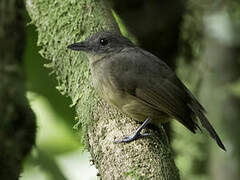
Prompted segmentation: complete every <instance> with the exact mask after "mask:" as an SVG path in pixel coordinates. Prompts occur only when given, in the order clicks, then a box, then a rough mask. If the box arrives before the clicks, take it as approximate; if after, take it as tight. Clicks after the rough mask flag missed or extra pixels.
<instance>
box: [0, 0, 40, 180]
mask: <svg viewBox="0 0 240 180" xmlns="http://www.w3.org/2000/svg"><path fill="white" fill-rule="evenodd" d="M23 10H24V4H23V1H21V0H1V2H0V42H1V43H0V58H1V59H0V117H1V120H0V179H9V180H15V179H18V177H19V176H20V173H21V169H22V163H23V160H24V158H25V157H26V155H27V154H28V153H29V152H30V150H31V148H32V146H33V145H34V144H35V132H36V122H35V116H34V114H33V112H32V110H31V109H30V107H29V104H28V102H27V99H26V97H25V93H26V92H25V82H24V78H23V70H22V63H21V59H22V55H23V48H24V39H25V37H24V35H25V33H24V19H23V14H22V13H23Z"/></svg>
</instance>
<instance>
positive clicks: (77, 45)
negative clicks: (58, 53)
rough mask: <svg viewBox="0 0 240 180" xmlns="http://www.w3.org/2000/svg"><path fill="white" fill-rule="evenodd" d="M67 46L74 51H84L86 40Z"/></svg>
mask: <svg viewBox="0 0 240 180" xmlns="http://www.w3.org/2000/svg"><path fill="white" fill-rule="evenodd" d="M67 48H68V49H71V50H74V51H84V50H86V49H87V46H86V42H84V41H82V42H78V43H74V44H71V45H69V46H68V47H67Z"/></svg>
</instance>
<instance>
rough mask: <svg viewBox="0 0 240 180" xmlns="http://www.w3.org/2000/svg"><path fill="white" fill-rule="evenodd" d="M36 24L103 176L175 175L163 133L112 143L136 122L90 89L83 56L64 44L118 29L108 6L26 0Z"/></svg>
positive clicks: (167, 178)
mask: <svg viewBox="0 0 240 180" xmlns="http://www.w3.org/2000/svg"><path fill="white" fill-rule="evenodd" d="M26 5H27V9H28V12H29V14H30V17H31V19H32V22H33V23H34V24H35V25H36V27H37V30H38V33H39V39H38V45H40V46H41V47H42V50H41V52H40V53H41V54H42V56H43V57H45V58H46V59H49V60H51V62H50V63H49V64H48V65H46V66H47V67H50V68H52V71H53V72H54V73H55V74H56V77H57V79H58V81H59V85H58V87H57V88H58V89H59V90H60V92H61V93H62V94H65V95H67V96H70V97H71V99H72V101H73V103H72V105H75V106H76V112H77V118H78V120H79V122H78V124H77V125H76V126H81V128H82V129H81V130H82V131H83V133H84V134H85V138H86V142H87V144H88V149H89V151H90V153H91V155H92V158H93V161H94V164H95V166H96V167H97V169H98V170H99V174H100V176H101V178H102V179H158V180H178V179H179V174H178V170H177V168H176V166H175V164H174V161H173V159H172V153H171V149H170V148H169V143H168V140H167V137H166V134H165V132H164V130H163V129H162V128H160V131H159V132H157V131H154V130H150V129H149V130H148V131H150V133H151V135H152V136H151V137H149V138H144V139H139V140H137V141H134V142H131V143H128V144H114V143H113V141H114V140H118V139H120V138H122V137H123V136H125V135H130V134H132V133H133V132H134V131H135V130H136V129H137V127H138V126H139V124H137V123H136V122H135V121H133V120H132V119H130V118H127V117H125V116H124V115H123V114H121V113H119V112H118V111H116V110H115V109H113V108H112V107H110V106H109V105H107V104H106V103H105V102H104V101H103V100H100V99H99V98H98V96H97V95H96V94H95V91H94V89H93V88H92V87H91V83H90V71H89V67H88V62H87V60H86V57H85V56H84V55H83V54H82V53H79V52H73V51H70V50H67V48H66V47H67V45H69V44H71V43H73V42H75V41H80V40H83V39H85V38H86V37H87V36H89V35H90V34H92V33H94V32H98V31H103V30H105V31H106V30H108V31H114V32H118V33H119V29H118V26H117V24H116V22H115V20H114V19H113V16H112V13H111V9H110V7H109V6H108V5H107V4H106V3H104V1H97V0H91V1H89V0H82V1H75V0H72V1H68V0H62V1H55V0H51V1H50V0H45V1H43V0H26Z"/></svg>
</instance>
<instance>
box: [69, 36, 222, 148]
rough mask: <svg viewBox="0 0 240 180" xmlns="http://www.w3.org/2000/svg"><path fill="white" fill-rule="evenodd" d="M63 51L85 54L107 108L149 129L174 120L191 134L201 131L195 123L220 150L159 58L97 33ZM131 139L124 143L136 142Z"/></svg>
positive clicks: (198, 109) (191, 101)
mask: <svg viewBox="0 0 240 180" xmlns="http://www.w3.org/2000/svg"><path fill="white" fill-rule="evenodd" d="M68 48H70V49H72V50H78V51H84V52H86V54H87V56H88V59H89V62H90V67H91V72H92V81H93V85H94V87H95V88H96V90H97V91H98V93H99V94H100V95H101V96H102V97H103V98H104V99H105V100H106V101H107V102H108V103H110V104H112V105H114V106H116V107H117V108H118V109H119V110H121V111H122V112H124V113H125V114H127V115H128V116H130V117H132V118H133V119H135V120H137V121H140V122H143V121H144V120H146V119H151V120H152V122H153V123H154V124H158V123H164V122H166V121H168V120H169V119H177V120H178V121H179V122H180V123H182V124H183V125H184V126H185V127H187V128H188V129H189V130H190V131H191V132H193V133H195V132H196V130H197V129H200V127H199V126H198V119H199V120H200V122H201V124H202V126H203V127H204V128H206V129H207V131H208V132H209V134H210V135H211V137H212V138H213V139H215V140H216V142H217V144H218V145H219V147H221V148H222V149H223V150H225V147H224V145H223V143H222V142H221V140H220V138H219V137H218V135H217V133H216V131H215V130H214V129H213V127H212V126H211V124H210V123H209V121H208V120H207V118H206V116H205V110H204V108H203V107H202V106H201V105H200V104H199V102H198V101H197V100H196V99H195V98H194V96H193V95H192V94H191V92H190V91H189V90H188V89H187V88H186V87H185V86H184V84H183V83H182V82H181V81H180V80H179V79H178V77H177V76H176V74H175V73H174V72H173V71H172V70H171V69H170V68H169V67H168V65H167V64H166V63H164V62H163V61H162V60H160V59H159V58H158V57H156V56H154V55H152V54H151V53H149V52H147V51H145V50H143V49H141V48H138V47H136V46H135V45H134V44H132V43H131V42H130V41H129V40H128V39H127V38H125V37H123V36H121V35H116V34H113V33H110V32H100V33H96V34H94V35H92V36H90V37H89V38H87V39H86V40H85V41H83V42H80V43H75V44H72V45H70V46H68ZM145 124H146V123H145ZM144 126H145V125H144ZM140 130H141V128H140ZM140 130H139V131H140ZM136 135H139V132H137V133H135V136H136ZM145 135H146V134H145ZM135 136H134V138H132V137H131V138H129V139H127V140H126V141H124V142H127V141H131V140H133V139H136V138H135Z"/></svg>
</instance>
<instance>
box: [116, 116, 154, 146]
mask: <svg viewBox="0 0 240 180" xmlns="http://www.w3.org/2000/svg"><path fill="white" fill-rule="evenodd" d="M150 122H151V118H149V117H148V118H147V119H146V120H145V121H144V122H143V124H142V125H141V126H139V127H138V129H137V131H136V132H135V133H134V134H133V135H132V136H127V137H124V138H123V139H122V140H118V141H114V143H127V142H131V141H134V140H136V139H139V138H143V137H146V136H150V134H149V133H143V134H141V133H140V132H141V130H142V129H143V128H145V127H146V126H147V124H149V123H150Z"/></svg>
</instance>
